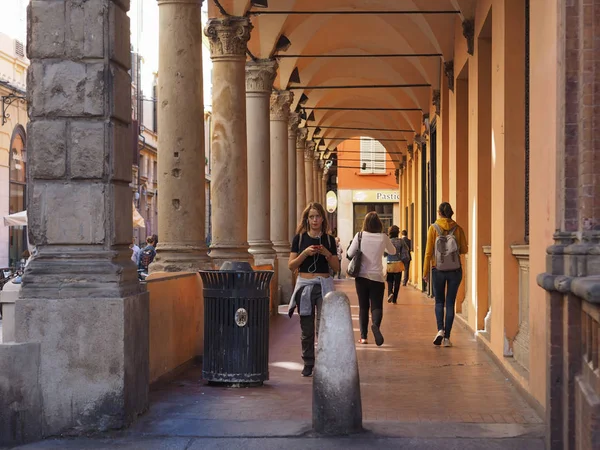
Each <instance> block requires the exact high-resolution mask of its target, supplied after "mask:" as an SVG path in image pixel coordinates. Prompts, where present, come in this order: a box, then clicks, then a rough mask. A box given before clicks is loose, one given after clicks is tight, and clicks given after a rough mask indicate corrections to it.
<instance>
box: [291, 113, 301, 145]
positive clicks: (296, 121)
mask: <svg viewBox="0 0 600 450" xmlns="http://www.w3.org/2000/svg"><path fill="white" fill-rule="evenodd" d="M298 125H300V114H299V113H296V112H291V113H290V117H289V119H288V137H289V138H290V139H291V138H294V139H295V138H296V133H298Z"/></svg>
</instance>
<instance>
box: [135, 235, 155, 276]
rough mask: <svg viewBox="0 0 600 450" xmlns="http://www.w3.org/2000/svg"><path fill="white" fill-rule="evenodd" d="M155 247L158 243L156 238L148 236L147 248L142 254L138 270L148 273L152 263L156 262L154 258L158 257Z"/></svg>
mask: <svg viewBox="0 0 600 450" xmlns="http://www.w3.org/2000/svg"><path fill="white" fill-rule="evenodd" d="M155 245H156V243H155V241H154V238H153V237H152V236H148V237H147V238H146V246H145V247H144V249H143V250H142V251H141V252H140V258H139V263H138V270H141V271H143V272H145V273H147V272H148V266H149V265H150V263H152V261H154V257H155V256H156V249H155Z"/></svg>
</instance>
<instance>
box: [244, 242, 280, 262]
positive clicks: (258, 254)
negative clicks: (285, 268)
mask: <svg viewBox="0 0 600 450" xmlns="http://www.w3.org/2000/svg"><path fill="white" fill-rule="evenodd" d="M248 244H250V248H249V249H248V252H249V253H250V254H251V255H252V256H253V257H254V261H255V264H257V265H258V264H259V262H258V260H263V259H265V260H274V259H275V250H273V243H272V242H271V241H268V240H267V241H248Z"/></svg>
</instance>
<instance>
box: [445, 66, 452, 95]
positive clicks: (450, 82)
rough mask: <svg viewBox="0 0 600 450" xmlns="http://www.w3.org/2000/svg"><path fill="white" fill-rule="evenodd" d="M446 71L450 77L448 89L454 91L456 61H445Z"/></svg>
mask: <svg viewBox="0 0 600 450" xmlns="http://www.w3.org/2000/svg"><path fill="white" fill-rule="evenodd" d="M444 73H445V74H446V77H448V89H450V90H451V91H452V92H454V61H453V60H452V61H446V62H445V63H444Z"/></svg>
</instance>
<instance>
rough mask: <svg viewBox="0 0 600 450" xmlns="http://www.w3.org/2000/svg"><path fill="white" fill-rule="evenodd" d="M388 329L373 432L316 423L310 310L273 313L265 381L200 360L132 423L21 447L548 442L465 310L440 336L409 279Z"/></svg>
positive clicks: (369, 349)
mask: <svg viewBox="0 0 600 450" xmlns="http://www.w3.org/2000/svg"><path fill="white" fill-rule="evenodd" d="M336 284H337V289H338V290H342V291H344V292H346V293H347V294H348V296H349V297H350V299H351V303H352V314H353V320H354V325H355V335H356V340H358V337H359V335H358V306H357V299H356V294H355V291H354V283H353V281H352V280H341V281H336ZM283 310H284V308H283V307H282V311H283ZM381 330H382V332H383V334H384V336H385V344H384V345H383V346H381V347H377V346H375V344H374V341H373V337H372V336H371V335H370V336H369V342H370V343H369V344H367V345H361V344H356V345H357V353H358V359H359V372H360V380H361V394H362V404H363V420H364V425H365V428H366V429H367V430H369V432H368V433H367V434H365V435H360V436H356V437H354V438H352V439H337V440H331V439H319V438H318V437H315V436H312V435H311V432H310V428H311V414H312V411H311V408H312V379H311V378H302V377H301V376H300V371H301V369H302V359H301V357H300V338H299V336H300V326H299V320H298V316H294V317H293V318H291V319H289V318H288V317H287V315H284V314H281V315H279V316H277V317H274V318H273V320H272V322H271V328H270V341H271V346H270V380H269V381H268V382H267V383H266V384H265V385H264V386H262V387H254V388H223V387H213V386H208V385H205V384H204V383H203V382H202V380H201V368H200V367H199V366H198V367H194V368H192V369H190V370H188V371H187V372H186V373H184V374H182V375H181V376H179V377H178V378H177V379H175V380H174V381H172V382H170V383H168V384H166V385H163V386H161V387H160V388H158V389H155V390H153V391H152V392H151V407H150V411H149V412H148V413H147V414H145V415H144V416H143V417H141V418H140V419H139V420H138V421H137V422H136V423H135V424H134V426H133V427H132V428H130V429H128V430H125V431H121V432H117V433H112V434H110V435H106V434H105V435H101V436H96V437H93V438H91V439H82V438H79V439H75V440H69V439H66V440H47V441H44V442H41V443H37V444H32V445H29V446H25V447H20V448H23V449H59V448H61V449H62V448H64V449H76V448H82V449H87V448H90V449H100V448H128V449H129V448H131V449H133V448H136V449H137V448H140V449H141V448H144V449H146V448H147V449H155V448H156V449H163V448H164V449H180V448H181V449H196V448H219V449H220V448H252V449H253V448H265V449H268V448H293V449H295V448H310V449H312V448H315V449H316V448H407V449H421V448H423V449H426V448H427V449H438V448H439V449H453V448H461V449H478V448H481V449H530V450H537V449H543V448H544V446H543V440H542V436H543V429H544V428H543V421H542V420H541V418H540V417H539V416H538V415H537V414H536V412H535V411H534V410H533V409H532V408H531V407H530V406H529V405H528V404H527V403H526V402H525V400H524V399H523V398H522V397H521V396H520V395H519V393H518V392H517V390H516V389H515V387H514V386H513V385H512V384H511V383H510V382H509V380H507V379H506V378H505V377H504V376H503V374H502V372H501V371H500V370H499V369H498V367H497V366H496V365H495V364H494V363H493V362H492V360H491V359H490V357H489V356H488V355H487V354H486V353H485V351H484V350H482V349H481V348H480V347H479V346H478V345H477V343H476V341H475V339H474V337H473V336H472V335H470V334H469V333H468V332H467V331H466V330H465V329H463V328H462V327H461V326H460V325H458V324H457V323H456V322H455V327H454V329H453V332H452V341H453V343H454V347H451V348H444V347H435V346H433V345H432V340H433V337H434V334H435V331H436V326H435V318H434V310H433V300H432V299H429V298H426V297H425V296H423V295H422V294H421V293H420V292H418V291H416V290H414V289H413V288H410V287H405V288H402V291H401V293H400V297H399V304H398V305H392V304H388V303H385V305H384V318H383V324H382V327H381ZM317 370H318V367H317Z"/></svg>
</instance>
